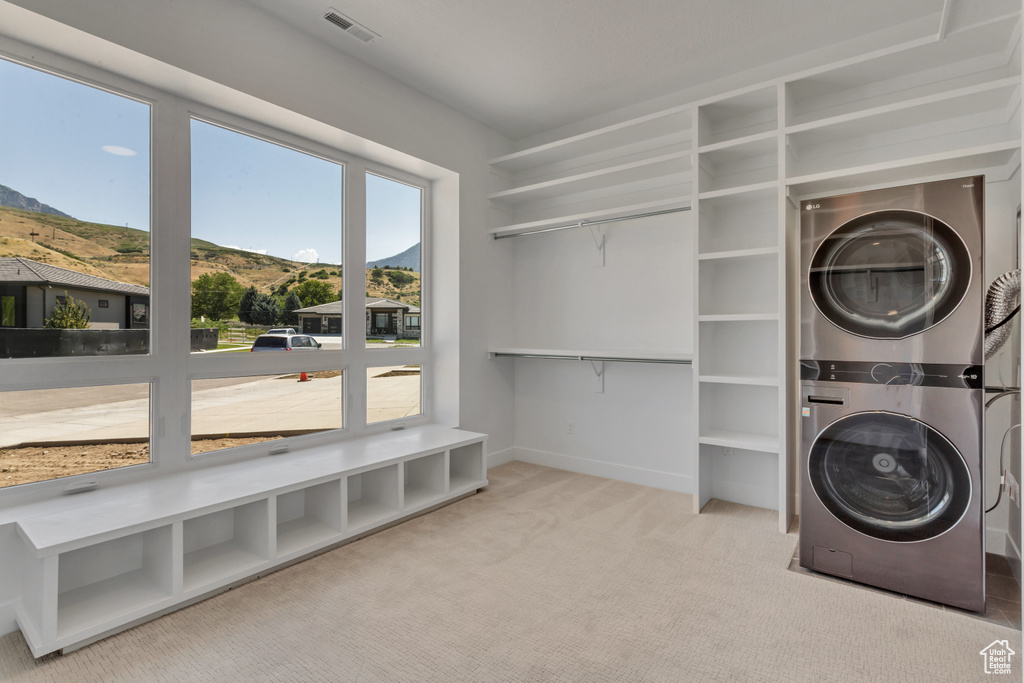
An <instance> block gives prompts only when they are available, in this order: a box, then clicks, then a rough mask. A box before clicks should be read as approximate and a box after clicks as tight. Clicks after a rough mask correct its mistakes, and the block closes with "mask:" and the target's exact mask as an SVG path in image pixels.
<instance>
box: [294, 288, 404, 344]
mask: <svg viewBox="0 0 1024 683" xmlns="http://www.w3.org/2000/svg"><path fill="white" fill-rule="evenodd" d="M295 313H296V315H298V316H299V325H300V326H301V328H302V332H303V334H341V317H342V303H341V302H340V301H332V302H330V303H327V304H320V305H319V306H309V307H307V308H299V309H296V311H295ZM366 335H367V336H368V337H373V336H383V335H397V336H398V337H404V338H407V339H419V337H420V309H419V307H418V306H412V305H410V304H403V303H402V302H401V301H393V300H391V299H370V298H367V299H366Z"/></svg>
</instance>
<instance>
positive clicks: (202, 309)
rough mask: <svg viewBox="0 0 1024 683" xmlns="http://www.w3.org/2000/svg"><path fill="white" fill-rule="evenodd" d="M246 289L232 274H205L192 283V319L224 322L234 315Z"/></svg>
mask: <svg viewBox="0 0 1024 683" xmlns="http://www.w3.org/2000/svg"><path fill="white" fill-rule="evenodd" d="M244 293H245V287H243V286H242V285H241V284H239V282H238V280H236V279H235V278H233V277H231V274H230V273H215V274H213V275H210V274H209V273H203V274H202V275H200V276H199V277H198V278H196V279H195V280H193V281H192V317H193V318H198V317H200V316H205V317H207V318H209V319H210V320H223V319H224V318H226V317H229V316H231V315H234V313H235V311H237V310H238V304H239V302H240V301H241V299H242V294H244Z"/></svg>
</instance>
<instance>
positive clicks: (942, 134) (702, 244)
mask: <svg viewBox="0 0 1024 683" xmlns="http://www.w3.org/2000/svg"><path fill="white" fill-rule="evenodd" d="M998 12H999V9H998V8H997V7H995V5H994V4H993V5H991V6H989V5H986V6H985V7H981V6H978V7H975V8H974V10H973V11H972V12H971V13H970V16H969V17H968V16H967V13H963V14H956V15H955V16H953V17H951V18H950V21H949V23H948V25H947V26H946V27H945V32H944V34H943V35H942V36H941V37H936V38H935V39H934V40H928V39H919V40H914V41H909V42H907V43H905V44H903V45H896V46H892V47H890V48H886V49H882V50H878V51H876V52H872V53H867V54H865V55H863V56H861V57H858V58H853V59H847V60H845V61H843V62H841V63H837V64H825V65H821V66H817V67H814V68H812V69H809V70H807V71H804V72H801V73H798V74H795V75H792V76H787V77H783V78H779V79H776V80H773V81H771V82H766V83H761V84H758V85H755V86H752V87H749V88H745V89H742V90H738V91H735V92H731V93H724V94H722V95H720V96H715V97H710V98H707V99H704V100H701V101H698V102H694V103H692V104H689V105H683V106H677V107H674V108H672V109H668V110H665V111H663V112H659V113H654V114H650V115H647V116H643V117H638V118H635V119H631V120H629V121H624V122H622V123H618V124H615V125H611V126H606V127H604V128H600V129H597V130H594V131H591V132H588V133H583V134H580V135H575V136H572V137H569V138H566V139H564V140H559V141H554V142H550V143H547V144H544V145H539V146H537V147H533V148H530V149H525V150H522V151H519V152H515V153H513V154H509V155H506V156H504V157H500V158H498V159H494V160H493V161H492V168H493V170H494V172H495V173H496V174H497V175H498V176H500V177H502V178H504V179H505V180H506V181H507V182H508V183H509V185H510V186H509V187H508V188H507V189H503V190H501V191H499V192H496V193H494V194H493V195H491V199H492V200H493V202H494V205H495V206H496V207H500V208H502V209H503V210H505V211H508V212H510V214H511V216H512V217H513V219H514V220H512V221H511V222H508V223H507V224H504V225H501V226H499V227H497V228H494V229H492V230H490V232H491V234H492V235H493V236H495V237H507V236H513V235H517V234H521V233H532V232H539V231H543V230H546V229H549V228H558V227H562V226H565V225H572V224H576V223H579V222H581V221H587V220H599V219H601V218H603V217H611V216H620V215H627V214H634V213H640V212H643V211H645V210H654V209H656V208H663V207H680V206H684V207H689V208H690V210H691V211H692V213H693V219H694V220H693V224H694V227H695V229H694V237H693V239H694V254H695V257H694V262H693V264H692V268H693V276H692V277H693V280H692V282H693V291H694V295H695V297H696V301H695V303H696V306H695V310H694V328H693V329H694V341H693V355H692V359H693V363H694V367H695V373H694V379H695V381H694V386H693V416H692V420H693V422H692V424H693V427H694V434H695V436H694V442H693V444H692V449H693V453H694V462H695V466H694V472H693V481H694V482H695V484H694V488H695V490H694V494H695V495H694V509H695V510H696V511H700V510H701V508H703V507H704V505H706V503H707V502H708V500H710V499H711V498H714V497H718V498H724V499H727V500H733V501H736V502H741V503H748V504H753V505H760V506H764V507H769V508H774V509H777V510H778V511H779V529H780V530H782V531H786V530H787V529H788V528H789V525H790V523H791V521H792V518H793V514H794V511H795V498H794V496H795V491H796V487H797V483H796V477H795V462H796V457H797V456H796V441H795V438H796V437H795V435H796V434H797V431H798V430H797V429H796V427H797V420H798V417H797V416H796V408H795V406H796V395H795V388H796V385H797V381H798V377H797V358H796V353H797V349H798V344H797V310H796V307H797V305H798V302H799V298H798V296H797V293H798V291H797V287H798V282H799V273H798V272H797V267H798V266H797V264H798V263H799V211H798V208H797V207H798V205H799V202H800V200H802V199H805V198H812V197H815V196H823V195H829V194H842V193H847V192H855V191H860V190H864V189H870V188H873V187H882V186H887V185H898V184H907V183H915V182H925V181H929V180H936V179H940V178H951V177H958V176H966V175H974V174H985V175H986V177H987V179H988V180H989V182H998V181H1005V180H1008V179H1009V178H1010V177H1011V176H1012V175H1013V173H1014V172H1015V171H1016V170H1017V169H1018V168H1019V166H1020V162H1021V131H1020V118H1021V113H1020V107H1021V25H1020V16H1019V15H1015V16H1013V17H1005V16H996V14H997V13H998ZM986 13H988V14H989V15H991V16H986ZM967 22H970V23H967ZM687 154H688V155H689V161H688V162H686V161H685V159H686V157H687ZM640 169H646V170H644V171H643V172H641V170H640ZM648 171H649V172H648ZM490 351H491V355H492V356H493V357H502V356H506V355H513V356H517V357H539V358H552V357H556V358H567V359H580V360H584V359H586V356H588V355H590V356H592V355H598V352H589V351H588V352H583V351H577V350H575V349H560V350H553V349H543V348H539V349H538V348H534V349H529V348H527V349H491V350H490ZM688 351H689V350H688V349H687V352H688ZM603 353H604V354H605V355H608V352H607V351H605V352H603ZM640 355H642V356H643V355H646V356H647V357H649V358H651V359H654V358H658V357H665V358H671V357H676V356H678V353H677V351H676V350H672V351H664V350H663V351H655V350H649V351H647V352H644V353H641V354H640ZM685 355H686V356H687V357H690V354H689V353H686V354H685ZM638 428H640V427H639V426H638Z"/></svg>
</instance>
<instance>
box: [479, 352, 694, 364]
mask: <svg viewBox="0 0 1024 683" xmlns="http://www.w3.org/2000/svg"><path fill="white" fill-rule="evenodd" d="M491 355H492V356H494V357H495V358H541V359H545V360H580V361H584V360H586V361H594V362H608V363H666V364H673V365H692V364H693V361H692V360H688V359H687V360H683V359H676V358H623V357H621V356H577V355H569V354H566V355H553V354H543V353H506V352H503V351H492V352H491Z"/></svg>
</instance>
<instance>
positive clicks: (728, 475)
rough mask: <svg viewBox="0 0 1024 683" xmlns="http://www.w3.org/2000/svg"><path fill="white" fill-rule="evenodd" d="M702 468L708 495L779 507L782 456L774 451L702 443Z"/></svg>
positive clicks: (765, 506) (762, 506) (744, 503)
mask: <svg viewBox="0 0 1024 683" xmlns="http://www.w3.org/2000/svg"><path fill="white" fill-rule="evenodd" d="M700 471H701V482H702V485H703V489H704V491H703V493H704V495H705V496H706V498H718V499H719V500H728V501H732V502H734V503H742V504H743V505H754V506H757V507H761V508H767V509H769V510H778V509H779V486H780V475H779V471H780V470H779V457H778V456H777V455H775V454H774V453H765V452H763V451H752V450H746V449H743V448H736V447H723V446H716V445H711V444H704V443H702V444H701V445H700Z"/></svg>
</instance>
